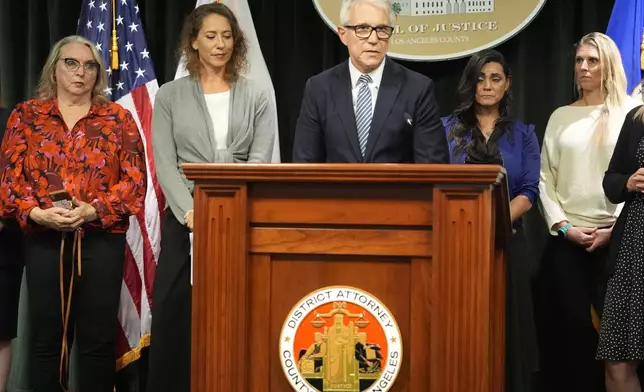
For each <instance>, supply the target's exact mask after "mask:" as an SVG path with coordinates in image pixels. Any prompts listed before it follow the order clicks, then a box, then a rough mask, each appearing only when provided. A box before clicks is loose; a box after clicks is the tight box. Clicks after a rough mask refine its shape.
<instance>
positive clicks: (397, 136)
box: [293, 58, 449, 163]
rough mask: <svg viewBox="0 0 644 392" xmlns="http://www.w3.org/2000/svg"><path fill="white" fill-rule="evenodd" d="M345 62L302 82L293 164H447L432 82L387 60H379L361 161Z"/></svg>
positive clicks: (446, 151) (447, 154)
mask: <svg viewBox="0 0 644 392" xmlns="http://www.w3.org/2000/svg"><path fill="white" fill-rule="evenodd" d="M348 61H349V60H347V61H345V62H343V63H342V64H339V65H337V66H335V67H333V68H331V69H329V70H327V71H324V72H322V73H320V74H318V75H316V76H313V77H312V78H310V79H309V80H308V81H307V83H306V87H305V90H304V98H303V101H302V107H301V110H300V116H299V118H298V120H297V125H296V128H295V140H294V143H293V161H294V162H334V163H338V162H339V163H367V162H369V163H371V162H378V163H449V152H448V149H447V139H446V137H445V131H444V129H443V126H442V124H441V121H440V117H439V113H438V105H437V104H436V101H435V98H434V83H433V82H432V81H431V80H430V79H429V78H428V77H426V76H423V75H421V74H419V73H416V72H413V71H411V70H408V69H407V68H405V67H403V66H401V65H399V64H397V63H395V62H394V61H392V60H390V59H389V58H385V60H384V61H385V66H384V70H383V74H382V81H381V83H380V89H379V91H378V98H377V100H376V106H375V109H374V114H373V120H372V122H371V130H370V133H369V140H368V142H367V151H366V154H365V157H364V159H363V157H362V154H360V148H359V145H358V131H357V129H356V119H355V113H354V109H353V98H352V95H351V76H350V74H349V63H348ZM408 120H411V121H408ZM410 122H411V124H410Z"/></svg>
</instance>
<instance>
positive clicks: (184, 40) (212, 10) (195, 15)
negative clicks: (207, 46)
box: [177, 3, 248, 80]
mask: <svg viewBox="0 0 644 392" xmlns="http://www.w3.org/2000/svg"><path fill="white" fill-rule="evenodd" d="M212 14H217V15H221V16H223V17H224V18H226V19H227V20H228V23H230V28H231V30H232V33H233V42H234V44H233V53H232V55H231V57H230V61H229V62H228V64H227V65H226V75H227V76H228V77H229V78H230V79H231V80H235V79H236V78H237V77H238V76H239V75H241V74H242V73H243V72H244V71H245V70H246V67H247V65H248V62H247V59H246V56H247V54H248V43H247V42H246V36H245V35H244V32H243V31H242V29H241V27H240V26H239V22H238V21H237V18H236V17H235V14H233V12H232V11H231V10H230V8H228V7H227V6H225V5H224V4H222V3H210V4H204V5H201V6H199V7H197V8H195V9H194V10H193V11H192V12H191V13H190V14H189V15H188V16H187V17H186V20H185V22H184V23H183V29H182V30H181V38H180V41H179V48H178V50H177V57H178V58H179V61H181V58H182V57H183V55H184V54H185V56H186V69H187V70H188V73H189V74H190V76H193V77H197V76H199V72H200V69H201V61H200V59H199V52H198V51H197V50H195V49H194V48H193V47H192V43H193V42H194V40H196V39H197V37H198V35H199V31H200V30H201V26H202V25H203V21H204V19H205V18H206V17H207V16H209V15H212Z"/></svg>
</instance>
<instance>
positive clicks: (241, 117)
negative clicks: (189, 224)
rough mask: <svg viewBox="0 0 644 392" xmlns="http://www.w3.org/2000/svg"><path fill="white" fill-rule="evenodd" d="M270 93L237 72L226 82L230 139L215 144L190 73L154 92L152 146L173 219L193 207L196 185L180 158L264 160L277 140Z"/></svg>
mask: <svg viewBox="0 0 644 392" xmlns="http://www.w3.org/2000/svg"><path fill="white" fill-rule="evenodd" d="M272 110H273V109H272V105H270V101H269V97H268V93H267V92H266V91H263V90H261V89H260V87H259V85H258V84H256V83H253V82H252V81H251V80H248V79H246V78H243V77H239V78H238V79H237V80H236V81H235V82H233V83H232V84H231V87H230V111H229V114H228V140H227V141H226V146H225V149H224V148H223V147H222V146H217V144H216V142H215V132H214V128H213V125H212V120H211V118H210V114H209V112H208V107H207V106H206V99H205V97H204V93H203V89H202V87H201V82H199V80H198V79H196V78H193V77H191V76H186V77H183V78H181V79H177V80H175V81H172V82H169V83H166V84H164V85H163V86H162V87H161V88H160V89H159V91H158V92H157V94H156V97H155V101H154V111H153V115H152V145H153V146H154V163H155V167H156V171H157V178H158V180H159V184H160V185H161V189H162V190H163V194H164V195H165V198H166V202H167V204H168V206H170V209H171V210H172V212H173V214H174V215H175V217H176V218H177V220H178V221H179V222H181V223H184V219H183V217H184V215H185V214H186V212H187V211H188V210H191V209H192V208H193V204H194V202H193V197H192V192H193V188H194V184H193V182H192V181H189V180H188V179H187V178H186V176H185V175H184V173H183V170H182V169H181V165H182V164H183V163H212V162H225V163H228V162H230V163H233V162H234V163H239V162H241V163H244V162H257V163H264V162H265V163H268V162H270V161H271V154H272V152H273V144H274V140H275V135H274V133H275V129H276V124H275V120H274V118H275V113H273V112H272Z"/></svg>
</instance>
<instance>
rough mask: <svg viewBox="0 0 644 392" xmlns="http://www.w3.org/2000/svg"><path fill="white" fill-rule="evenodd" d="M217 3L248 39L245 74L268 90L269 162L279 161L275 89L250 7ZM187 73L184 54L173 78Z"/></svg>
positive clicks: (241, 2) (204, 0)
mask: <svg viewBox="0 0 644 392" xmlns="http://www.w3.org/2000/svg"><path fill="white" fill-rule="evenodd" d="M215 1H216V0H197V4H196V5H195V8H197V7H199V6H200V5H204V4H209V3H214V2H215ZM217 2H218V3H223V4H225V5H227V6H228V8H230V9H231V10H232V11H233V13H234V14H235V17H237V21H238V22H239V25H240V27H241V29H242V31H243V32H244V35H245V36H246V40H247V41H248V55H247V56H248V72H247V73H246V75H244V76H246V77H247V78H248V79H251V80H253V81H254V82H256V83H259V85H260V86H262V87H263V88H265V89H266V91H268V92H270V94H269V98H270V104H271V105H272V109H273V110H272V112H273V113H274V116H275V118H274V124H275V130H274V132H273V133H274V134H275V142H274V143H273V154H272V157H271V162H273V163H280V161H281V159H280V139H279V138H280V137H279V132H278V129H277V124H278V122H277V110H276V109H275V108H276V107H277V105H276V100H275V89H274V88H273V82H272V81H271V75H270V74H269V73H268V68H267V67H266V61H264V56H263V55H262V50H261V48H260V46H259V40H258V39H257V32H256V31H255V24H254V23H253V16H252V15H251V13H250V7H249V6H248V0H218V1H217ZM186 75H188V71H187V70H186V64H185V56H184V57H182V59H181V61H180V62H179V66H178V67H177V72H176V74H175V77H174V78H175V79H179V78H182V77H184V76H186Z"/></svg>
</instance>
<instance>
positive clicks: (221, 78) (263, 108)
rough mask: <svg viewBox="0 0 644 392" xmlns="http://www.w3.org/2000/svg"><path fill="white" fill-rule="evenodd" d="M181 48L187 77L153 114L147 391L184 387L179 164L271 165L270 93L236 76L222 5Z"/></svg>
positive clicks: (188, 208)
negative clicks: (155, 235) (158, 193)
mask: <svg viewBox="0 0 644 392" xmlns="http://www.w3.org/2000/svg"><path fill="white" fill-rule="evenodd" d="M179 52H180V53H186V57H187V62H186V68H187V69H188V72H189V74H190V75H189V76H187V77H184V78H181V79H178V80H175V81H173V82H170V83H167V84H165V85H163V86H162V87H161V88H160V89H159V91H158V93H157V95H156V98H155V104H154V114H153V118H152V141H153V145H154V160H155V165H156V170H157V176H158V180H159V184H160V185H161V188H162V190H163V193H164V195H165V198H166V201H167V205H168V207H169V208H166V210H165V213H164V218H163V232H162V235H161V254H160V256H159V263H158V266H157V269H156V276H155V282H154V290H153V303H154V309H153V315H152V344H151V347H150V368H149V377H148V388H147V390H148V391H149V392H164V391H172V392H176V391H190V316H191V285H190V237H189V236H190V231H191V230H192V228H193V196H192V191H193V184H192V182H191V181H189V180H188V179H187V178H186V176H185V175H184V174H183V171H182V169H181V164H183V163H202V162H203V163H207V162H230V163H245V162H270V159H271V155H272V151H273V143H274V140H275V137H274V136H275V135H274V132H275V131H274V130H275V128H276V124H275V121H274V118H275V112H274V110H275V109H274V108H273V106H272V105H271V102H270V100H269V97H268V94H267V93H266V92H265V91H263V90H262V89H261V88H259V86H258V85H256V84H254V83H253V82H252V81H250V80H248V79H245V78H243V77H242V76H240V74H241V72H242V70H243V68H244V66H245V64H246V53H247V47H246V41H245V39H244V35H243V33H242V31H241V29H240V27H239V24H238V22H237V19H236V18H235V16H234V14H233V13H232V12H231V11H230V9H228V8H227V7H226V6H225V5H223V4H219V3H213V4H206V5H202V6H200V7H198V8H196V9H195V10H194V11H193V12H192V13H191V14H190V15H189V16H188V17H187V19H186V22H185V24H184V28H183V31H182V35H181V46H180V50H179Z"/></svg>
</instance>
